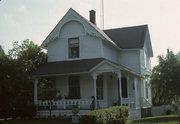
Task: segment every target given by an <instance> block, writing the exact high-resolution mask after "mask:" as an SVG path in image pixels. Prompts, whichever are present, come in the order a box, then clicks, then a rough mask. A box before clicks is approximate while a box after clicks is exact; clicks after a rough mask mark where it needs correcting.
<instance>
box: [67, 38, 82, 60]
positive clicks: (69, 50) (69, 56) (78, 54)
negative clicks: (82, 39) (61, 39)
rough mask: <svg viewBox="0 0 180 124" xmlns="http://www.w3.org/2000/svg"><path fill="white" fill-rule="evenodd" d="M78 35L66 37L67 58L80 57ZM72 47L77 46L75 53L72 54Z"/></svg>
mask: <svg viewBox="0 0 180 124" xmlns="http://www.w3.org/2000/svg"><path fill="white" fill-rule="evenodd" d="M76 39H77V41H78V43H70V42H71V41H73V40H76ZM79 44H80V43H79V37H73V38H69V39H68V58H69V59H75V58H79V57H80V45H79ZM73 48H77V49H78V51H77V55H75V56H74V55H73V54H72V49H73Z"/></svg>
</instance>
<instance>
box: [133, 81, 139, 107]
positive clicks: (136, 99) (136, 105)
mask: <svg viewBox="0 0 180 124" xmlns="http://www.w3.org/2000/svg"><path fill="white" fill-rule="evenodd" d="M134 89H135V107H136V108H137V107H138V91H137V79H136V78H134Z"/></svg>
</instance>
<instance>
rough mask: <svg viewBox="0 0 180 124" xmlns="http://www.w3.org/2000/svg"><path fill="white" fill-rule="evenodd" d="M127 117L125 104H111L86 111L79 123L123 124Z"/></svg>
mask: <svg viewBox="0 0 180 124" xmlns="http://www.w3.org/2000/svg"><path fill="white" fill-rule="evenodd" d="M127 119H128V108H127V107H126V106H113V107H110V108H105V109H99V110H94V111H90V112H87V113H86V114H85V115H83V116H82V117H81V119H80V122H81V124H125V123H126V121H127Z"/></svg>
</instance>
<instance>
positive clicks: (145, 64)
mask: <svg viewBox="0 0 180 124" xmlns="http://www.w3.org/2000/svg"><path fill="white" fill-rule="evenodd" d="M144 67H145V68H146V67H147V57H146V52H145V51H144Z"/></svg>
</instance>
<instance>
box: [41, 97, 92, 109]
mask: <svg viewBox="0 0 180 124" xmlns="http://www.w3.org/2000/svg"><path fill="white" fill-rule="evenodd" d="M90 104H91V100H81V99H71V100H68V99H64V100H56V101H54V100H39V101H38V106H42V107H43V106H44V107H46V106H52V109H53V108H54V107H55V109H72V106H73V105H78V107H79V109H89V105H90Z"/></svg>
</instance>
